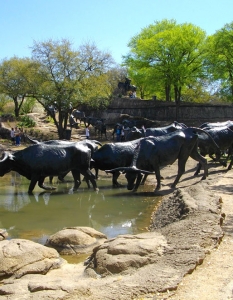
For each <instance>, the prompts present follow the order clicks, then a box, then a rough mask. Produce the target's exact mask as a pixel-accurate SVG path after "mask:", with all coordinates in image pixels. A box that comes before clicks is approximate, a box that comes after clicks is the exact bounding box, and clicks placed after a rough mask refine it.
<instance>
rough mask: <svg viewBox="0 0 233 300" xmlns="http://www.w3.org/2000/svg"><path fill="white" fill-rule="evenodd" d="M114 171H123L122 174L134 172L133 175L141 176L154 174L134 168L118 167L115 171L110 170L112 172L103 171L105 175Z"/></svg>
mask: <svg viewBox="0 0 233 300" xmlns="http://www.w3.org/2000/svg"><path fill="white" fill-rule="evenodd" d="M116 171H119V172H120V171H123V173H126V172H135V173H142V174H148V175H149V174H154V172H150V171H146V170H141V169H138V168H136V167H119V168H115V169H112V170H105V172H106V173H114V172H116Z"/></svg>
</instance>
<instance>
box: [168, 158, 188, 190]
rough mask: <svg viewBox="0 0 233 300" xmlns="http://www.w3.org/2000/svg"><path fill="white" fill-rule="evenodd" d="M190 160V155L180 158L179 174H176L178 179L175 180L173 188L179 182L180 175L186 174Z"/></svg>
mask: <svg viewBox="0 0 233 300" xmlns="http://www.w3.org/2000/svg"><path fill="white" fill-rule="evenodd" d="M187 160H188V157H187V158H185V159H184V158H182V159H180V158H179V159H178V173H177V176H176V179H175V181H174V182H173V184H172V185H171V187H172V188H175V187H176V185H177V183H178V182H179V180H180V177H181V176H182V175H183V174H184V172H185V164H186V162H187Z"/></svg>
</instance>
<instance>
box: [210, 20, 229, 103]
mask: <svg viewBox="0 0 233 300" xmlns="http://www.w3.org/2000/svg"><path fill="white" fill-rule="evenodd" d="M207 47H208V54H207V56H206V65H207V72H208V74H210V75H209V76H210V78H212V80H216V81H218V82H219V83H220V85H221V89H220V90H219V95H221V96H222V97H224V98H225V99H227V100H228V101H229V100H230V101H233V52H232V49H233V22H232V23H230V24H226V25H225V26H224V27H223V28H221V29H220V30H218V31H216V33H215V34H214V35H212V36H210V37H209V39H208V43H207Z"/></svg>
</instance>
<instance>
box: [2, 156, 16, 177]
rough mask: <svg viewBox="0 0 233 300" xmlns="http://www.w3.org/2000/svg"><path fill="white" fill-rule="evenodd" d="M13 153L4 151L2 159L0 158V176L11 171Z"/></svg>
mask: <svg viewBox="0 0 233 300" xmlns="http://www.w3.org/2000/svg"><path fill="white" fill-rule="evenodd" d="M13 160H14V159H13V155H12V154H11V153H10V152H7V151H6V152H4V154H3V156H2V159H1V160H0V176H1V177H2V176H4V175H5V174H6V173H8V172H10V171H11V161H13Z"/></svg>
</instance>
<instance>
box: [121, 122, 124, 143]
mask: <svg viewBox="0 0 233 300" xmlns="http://www.w3.org/2000/svg"><path fill="white" fill-rule="evenodd" d="M124 141H125V127H124V126H123V127H122V129H121V142H124Z"/></svg>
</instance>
